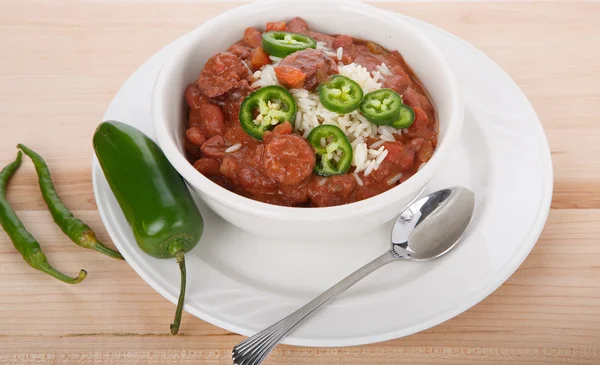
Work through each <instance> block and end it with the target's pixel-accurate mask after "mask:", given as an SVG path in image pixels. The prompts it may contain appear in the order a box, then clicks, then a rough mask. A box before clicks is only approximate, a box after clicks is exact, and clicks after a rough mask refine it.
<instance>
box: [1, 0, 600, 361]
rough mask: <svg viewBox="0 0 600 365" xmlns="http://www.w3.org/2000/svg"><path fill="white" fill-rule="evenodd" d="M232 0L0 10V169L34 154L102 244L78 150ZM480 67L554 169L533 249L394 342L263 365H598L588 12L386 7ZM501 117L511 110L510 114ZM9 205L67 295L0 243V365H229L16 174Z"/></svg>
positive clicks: (597, 24)
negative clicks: (133, 83) (467, 53)
mask: <svg viewBox="0 0 600 365" xmlns="http://www.w3.org/2000/svg"><path fill="white" fill-rule="evenodd" d="M236 5H237V4H236V3H230V2H227V3H219V2H210V3H204V2H193V1H181V2H179V1H178V2H169V1H166V0H165V1H151V2H142V1H136V0H124V1H58V0H56V1H39V2H34V1H25V0H19V1H14V0H12V1H0V164H1V165H2V166H3V165H5V164H7V163H8V162H9V161H11V160H12V159H14V156H15V145H16V144H17V143H18V142H23V143H25V144H27V145H29V146H30V147H32V148H35V149H36V150H38V152H40V153H41V154H42V155H43V156H45V157H46V159H47V161H48V163H49V164H50V166H51V169H52V172H53V175H54V178H55V181H56V183H57V185H58V190H59V192H60V194H61V196H62V197H63V198H64V200H65V202H66V204H67V205H68V206H69V207H71V208H72V209H74V210H75V211H76V213H77V214H79V215H80V216H81V217H83V218H84V219H85V220H87V221H89V223H90V225H91V226H92V227H93V228H94V229H95V230H96V232H98V233H99V235H100V237H101V238H102V239H104V240H105V241H107V242H109V238H108V235H107V233H106V231H105V229H104V227H103V225H102V222H101V221H100V218H99V214H98V211H97V208H96V204H95V202H94V198H93V194H92V182H91V168H90V162H91V157H92V148H91V136H92V133H93V131H94V128H95V126H96V125H97V124H98V123H99V122H100V121H101V118H102V115H103V113H104V111H105V109H106V107H107V106H108V104H109V102H110V101H111V99H112V97H113V96H114V95H115V93H116V92H117V90H118V89H119V88H120V86H121V85H122V83H123V82H124V81H125V80H126V79H127V77H128V76H129V75H130V74H131V73H132V72H133V71H134V70H135V69H136V68H137V67H138V66H139V65H140V64H141V63H142V62H143V61H145V60H146V59H147V58H149V57H150V56H151V55H152V54H154V53H155V52H157V51H158V50H159V49H161V48H162V47H163V46H164V45H166V44H167V43H168V42H170V41H171V40H173V39H175V38H177V37H179V36H180V35H182V34H184V33H186V32H188V31H190V30H191V29H193V28H194V27H196V26H197V25H199V24H201V23H202V22H204V21H206V20H208V19H210V18H211V17H213V16H215V15H217V14H219V13H221V12H223V11H225V10H227V9H229V8H232V7H234V6H236ZM377 5H378V6H381V7H383V8H387V9H390V10H393V11H397V12H402V13H404V14H407V15H410V16H414V17H416V18H419V19H422V20H424V21H427V22H430V23H432V24H434V25H436V26H439V27H441V28H443V29H446V30H448V31H450V32H452V33H454V34H456V35H458V36H459V37H462V38H464V39H466V40H467V41H469V42H471V43H472V44H474V45H475V46H476V47H478V48H479V49H481V50H483V51H484V52H485V53H487V54H488V55H489V56H490V57H491V58H492V59H494V60H495V61H496V62H497V63H498V64H500V66H502V67H503V68H504V69H505V70H507V72H508V73H509V74H510V75H511V76H512V77H513V78H514V79H515V80H516V82H517V83H518V84H519V86H520V87H521V88H522V89H523V91H524V92H525V94H526V95H527V96H528V97H529V98H530V100H531V102H532V103H533V105H534V107H535V109H536V111H537V112H538V114H539V116H540V118H541V120H542V123H543V125H544V128H545V130H546V133H547V136H548V139H549V141H550V146H551V149H552V157H553V164H554V173H555V192H554V199H553V202H552V211H551V212H550V217H549V220H548V223H547V225H546V228H545V230H544V232H543V234H542V237H541V239H540V240H539V242H538V244H537V245H536V246H535V248H534V249H533V252H532V253H531V255H530V256H529V258H528V259H527V260H526V261H525V263H524V264H523V265H522V266H521V268H520V269H519V270H518V271H517V272H516V273H515V274H514V275H513V276H512V277H511V278H510V279H509V280H508V281H507V282H506V283H505V284H504V285H503V286H502V287H500V288H499V289H498V290H497V291H496V292H495V293H493V294H492V295H491V296H490V297H488V298H487V299H485V300H484V301H483V302H481V303H480V304H478V305H477V306H475V307H474V308H472V309H470V310H468V311H467V312H465V313H463V314H462V315H460V316H458V317H456V318H454V319H452V320H450V321H448V322H446V323H444V324H441V325H439V326H437V327H435V328H432V329H430V330H427V331H424V332H421V333H419V334H415V335H413V336H409V337H406V338H403V339H399V340H395V341H389V342H384V343H380V344H375V345H369V346H360V347H352V348H339V349H317V348H298V347H291V346H281V347H278V348H277V349H276V350H275V351H274V353H273V354H272V356H271V357H270V359H269V360H268V362H267V364H285V365H287V364H289V365H292V364H294V365H297V364H321V365H323V364H373V365H375V364H414V365H417V364H600V353H599V352H600V242H599V240H598V238H599V237H600V224H598V222H599V221H600V158H599V156H600V142H599V141H600V111H599V109H600V92H599V90H600V62H599V60H600V3H598V2H596V3H593V2H580V1H569V2H550V1H542V2H439V3H437V2H421V3H413V2H401V3H390V2H386V3H380V4H377ZM507 107H510V106H507ZM9 196H10V197H9V199H10V201H11V203H12V204H13V205H14V207H15V208H16V210H18V214H19V216H20V217H21V218H22V220H23V221H24V222H25V224H26V225H27V227H29V228H30V230H31V231H32V232H33V234H34V235H35V236H36V237H37V238H38V239H39V240H40V241H41V242H43V246H44V248H45V251H46V252H47V254H48V257H49V260H50V261H51V262H52V263H54V264H55V266H56V267H58V268H60V269H61V270H63V271H64V272H67V273H71V274H74V273H76V272H77V270H78V269H79V268H86V269H87V270H88V271H89V272H90V273H91V274H90V276H89V277H88V279H86V281H85V282H84V283H82V284H81V285H78V286H68V285H64V284H62V283H60V282H58V281H56V280H53V279H50V278H49V277H47V276H45V275H44V274H41V273H39V272H37V271H35V270H33V269H31V268H29V267H28V266H27V265H26V264H25V263H24V262H23V261H22V260H21V257H20V256H19V255H18V253H17V252H16V251H15V249H14V248H13V246H12V244H11V243H10V242H9V240H8V238H7V236H6V235H5V234H4V233H0V363H2V364H92V363H98V364H223V365H225V364H231V357H230V349H231V347H232V346H233V345H234V344H235V343H237V342H239V341H240V340H242V337H241V336H238V335H235V334H232V333H228V332H227V331H224V330H222V329H219V328H217V327H214V326H212V325H210V324H207V323H205V322H203V321H201V320H199V319H197V318H195V317H192V316H191V315H189V314H185V315H184V319H183V326H182V331H181V332H182V334H181V335H179V336H177V337H172V336H170V335H168V334H167V329H168V326H167V325H168V323H169V321H170V320H171V317H172V314H173V310H174V306H173V305H172V304H171V303H170V302H168V301H167V300H165V299H164V298H162V297H161V296H160V295H159V294H158V293H156V292H155V291H154V290H152V289H151V288H150V287H149V286H148V285H147V284H146V283H145V282H144V281H142V280H141V279H140V277H139V276H138V275H137V274H135V272H134V271H133V270H132V269H131V268H130V267H129V266H128V265H127V264H126V263H124V262H118V261H116V260H112V259H109V258H105V257H104V256H102V255H100V254H97V253H95V252H92V251H88V250H84V249H82V248H79V247H77V246H75V245H74V244H72V243H70V242H68V241H67V240H66V238H65V237H64V236H63V234H62V232H61V231H60V230H59V229H58V228H57V227H56V226H55V225H54V224H53V223H52V220H51V217H50V215H49V213H48V212H47V210H46V208H45V206H44V203H43V201H42V200H41V196H40V193H39V189H38V188H37V182H36V178H35V173H34V170H33V167H32V166H31V163H30V162H29V161H28V160H26V162H25V163H24V165H23V167H22V168H21V169H20V170H19V171H18V173H17V175H16V176H15V179H14V183H13V184H11V186H10V189H9Z"/></svg>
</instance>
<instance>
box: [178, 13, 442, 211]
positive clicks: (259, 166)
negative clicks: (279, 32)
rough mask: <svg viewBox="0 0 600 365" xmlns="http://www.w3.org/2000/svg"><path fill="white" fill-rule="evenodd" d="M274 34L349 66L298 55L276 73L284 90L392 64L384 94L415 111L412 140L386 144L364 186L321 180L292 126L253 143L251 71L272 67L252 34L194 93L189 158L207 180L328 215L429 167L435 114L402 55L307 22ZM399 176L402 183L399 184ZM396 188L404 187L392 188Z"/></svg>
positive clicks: (208, 70) (211, 65)
mask: <svg viewBox="0 0 600 365" xmlns="http://www.w3.org/2000/svg"><path fill="white" fill-rule="evenodd" d="M267 28H269V29H286V30H287V31H290V32H295V33H302V34H307V35H310V36H311V37H313V38H314V39H316V40H318V41H322V42H326V43H327V44H328V46H330V47H332V48H334V49H337V48H338V47H342V48H343V49H344V52H343V57H342V60H337V59H330V58H328V57H327V56H325V55H324V54H319V52H317V51H314V50H310V51H308V50H307V51H306V52H303V53H299V52H296V53H293V54H292V55H290V56H288V57H287V58H285V59H284V60H283V61H282V62H281V67H282V68H280V69H279V70H277V68H276V71H277V76H278V77H279V81H280V83H281V84H284V85H285V84H286V83H287V84H288V85H294V86H298V85H301V87H304V88H307V89H314V88H315V87H316V86H317V85H318V83H319V82H320V81H322V80H323V79H324V78H325V77H327V76H328V75H330V74H333V73H337V62H338V61H341V62H343V63H344V64H348V63H352V62H354V63H357V64H360V65H362V66H364V67H366V68H367V69H368V70H369V71H372V70H374V69H375V67H376V66H377V65H379V64H381V63H382V62H384V63H385V64H386V65H387V66H388V68H389V69H390V70H391V72H392V75H391V76H388V77H387V78H386V79H385V80H384V81H383V87H387V88H391V89H394V90H396V91H397V92H398V93H399V94H401V95H402V97H403V100H404V103H405V104H407V105H409V106H410V107H412V108H413V109H414V111H415V121H414V123H413V124H412V125H411V126H410V127H409V128H408V129H407V130H406V131H405V132H404V133H397V134H395V135H394V136H395V138H396V141H394V142H386V143H385V144H384V146H385V149H386V150H387V151H388V155H387V157H386V158H385V160H384V161H383V162H382V163H381V165H380V166H379V168H378V169H377V170H373V171H372V172H371V174H369V175H368V176H364V174H363V173H362V172H361V173H359V174H358V175H359V177H360V178H361V180H362V182H363V184H362V185H360V184H359V183H358V182H357V180H356V179H355V177H354V176H353V175H352V174H351V173H352V170H353V168H351V169H350V170H349V171H348V172H347V173H345V174H342V175H335V176H330V177H327V178H323V177H320V176H316V175H313V174H312V168H313V167H314V163H315V162H314V161H315V156H314V153H313V151H312V147H311V146H310V144H309V143H308V141H306V140H305V139H303V138H302V137H301V136H299V135H297V134H295V133H294V132H293V131H292V128H291V125H290V124H289V123H285V124H281V125H279V126H278V127H276V128H275V129H274V130H273V131H271V132H267V133H266V134H265V136H264V137H263V140H264V142H263V141H259V140H256V139H254V138H252V137H250V136H249V135H248V134H247V133H246V132H245V131H244V130H243V129H242V127H241V125H240V122H239V121H238V113H239V108H240V104H241V102H242V101H243V100H244V98H245V97H246V96H247V95H248V94H249V93H251V92H252V91H253V90H252V89H251V87H250V86H249V79H250V76H251V73H250V72H249V70H248V67H250V68H251V69H252V71H255V70H257V69H260V68H261V67H263V66H264V65H266V64H268V63H270V60H269V59H268V57H267V56H268V55H266V54H265V53H264V51H263V50H262V48H261V47H260V46H261V42H260V37H261V35H262V32H261V31H260V30H258V29H256V28H252V27H250V28H248V29H246V31H245V32H244V34H243V35H242V36H243V38H242V39H241V40H240V41H239V42H237V43H236V44H234V45H232V46H231V47H230V48H229V49H228V51H227V52H223V53H219V54H217V55H215V56H213V57H211V58H210V59H209V60H208V61H207V63H206V65H205V66H204V69H203V70H202V72H201V73H200V75H199V76H198V79H197V80H196V82H195V83H194V84H190V85H189V86H188V88H187V89H186V93H185V98H186V102H187V105H188V107H189V116H188V122H187V127H186V128H187V131H186V137H185V151H186V156H187V158H188V160H189V161H190V163H192V164H193V165H194V167H195V168H196V169H197V170H198V171H199V172H200V173H202V174H204V175H205V176H207V177H208V178H209V179H211V180H212V181H214V182H215V183H217V184H219V185H221V186H222V187H224V188H226V189H228V190H231V191H233V192H234V193H237V194H240V195H243V196H246V197H248V198H251V199H255V200H259V201H262V202H266V203H270V204H277V205H284V206H300V207H324V206H333V205H340V204H346V203H351V202H355V201H359V200H363V199H367V198H370V197H372V196H375V195H377V194H380V193H382V192H384V191H386V190H389V189H391V188H393V187H395V186H397V185H398V184H400V183H402V182H403V181H405V180H406V179H408V178H409V177H410V176H412V175H413V174H415V172H417V171H418V169H419V167H420V166H421V165H422V164H423V163H425V162H427V161H429V159H430V158H431V155H432V154H433V152H434V150H435V148H436V145H437V120H436V115H435V109H434V107H433V105H432V103H431V101H430V99H429V98H428V96H427V93H426V91H425V89H424V88H423V86H422V84H421V83H420V82H419V80H418V78H417V77H416V76H415V74H414V73H413V72H412V70H411V69H410V67H409V66H408V65H407V64H406V62H405V61H404V59H403V58H402V56H401V55H400V53H398V52H397V51H391V52H389V51H387V50H385V49H384V48H382V47H380V46H379V45H377V44H376V43H373V42H370V41H363V40H359V39H355V38H352V37H350V36H348V35H338V36H332V35H327V34H323V33H319V32H316V31H313V30H311V29H309V27H308V24H307V23H306V22H305V21H304V20H303V19H301V18H294V19H292V20H291V21H289V22H287V23H285V22H276V23H268V24H267ZM244 63H245V64H244ZM374 142H376V140H370V141H368V142H367V143H368V144H369V145H370V144H372V143H374ZM238 145H239V146H238ZM232 146H233V147H232ZM399 174H402V177H401V178H399V179H398V176H399ZM394 178H395V179H394ZM392 180H397V181H393V182H392V183H390V182H391V181H392Z"/></svg>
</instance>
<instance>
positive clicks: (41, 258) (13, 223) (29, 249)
mask: <svg viewBox="0 0 600 365" xmlns="http://www.w3.org/2000/svg"><path fill="white" fill-rule="evenodd" d="M21 156H22V154H21V151H19V153H18V154H17V159H16V160H15V161H13V162H12V163H10V164H8V165H7V166H6V167H5V168H4V169H2V171H1V172H0V225H1V226H2V228H4V230H5V231H6V234H8V237H10V240H11V241H12V243H13V245H14V246H15V248H16V249H17V251H19V253H20V254H21V256H23V259H24V260H25V262H27V263H28V264H29V266H31V267H33V268H34V269H37V270H40V271H42V272H45V273H46V274H48V275H50V276H52V277H54V278H56V279H58V280H60V281H63V282H65V283H67V284H77V283H79V282H81V281H82V280H83V279H85V277H86V276H87V272H86V271H85V270H81V271H79V276H78V277H76V278H71V277H69V276H67V275H65V274H63V273H61V272H59V271H57V270H56V269H55V268H53V267H52V266H51V265H50V264H49V263H48V259H47V258H46V255H44V253H43V252H42V248H41V247H40V244H39V243H38V241H36V240H35V238H33V236H32V235H31V233H29V232H28V231H27V229H26V228H25V226H24V225H23V223H22V222H21V220H20V219H19V217H17V214H16V213H15V211H14V210H13V209H12V208H11V206H10V204H9V203H8V200H6V187H7V185H8V182H9V180H10V178H11V177H12V175H13V174H14V173H15V171H17V169H18V168H19V166H21Z"/></svg>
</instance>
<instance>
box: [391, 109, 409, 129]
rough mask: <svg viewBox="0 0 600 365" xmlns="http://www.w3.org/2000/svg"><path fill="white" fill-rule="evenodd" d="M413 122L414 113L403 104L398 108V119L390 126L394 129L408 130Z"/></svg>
mask: <svg viewBox="0 0 600 365" xmlns="http://www.w3.org/2000/svg"><path fill="white" fill-rule="evenodd" d="M414 121H415V111H414V110H413V108H411V107H410V106H408V105H406V104H403V105H402V106H401V107H400V115H399V116H398V119H396V120H395V121H393V122H392V124H390V126H392V127H394V128H396V129H402V128H408V127H410V125H411V124H413V122H414Z"/></svg>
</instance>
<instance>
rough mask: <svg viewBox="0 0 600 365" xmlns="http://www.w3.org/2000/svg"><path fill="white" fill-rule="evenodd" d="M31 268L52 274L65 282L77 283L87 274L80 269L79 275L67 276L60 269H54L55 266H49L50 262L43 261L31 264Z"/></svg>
mask: <svg viewBox="0 0 600 365" xmlns="http://www.w3.org/2000/svg"><path fill="white" fill-rule="evenodd" d="M31 266H32V267H33V268H35V269H38V270H40V271H42V272H45V273H46V274H48V275H50V276H52V277H53V278H55V279H58V280H60V281H62V282H65V283H67V284H77V283H80V282H82V281H83V279H85V277H86V276H87V271H85V270H83V269H81V270H79V276H77V277H76V278H72V277H70V276H67V275H65V274H63V273H61V272H60V271H58V270H56V269H55V268H53V267H52V266H50V264H48V263H47V262H46V263H43V264H40V265H35V266H34V265H31Z"/></svg>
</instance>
